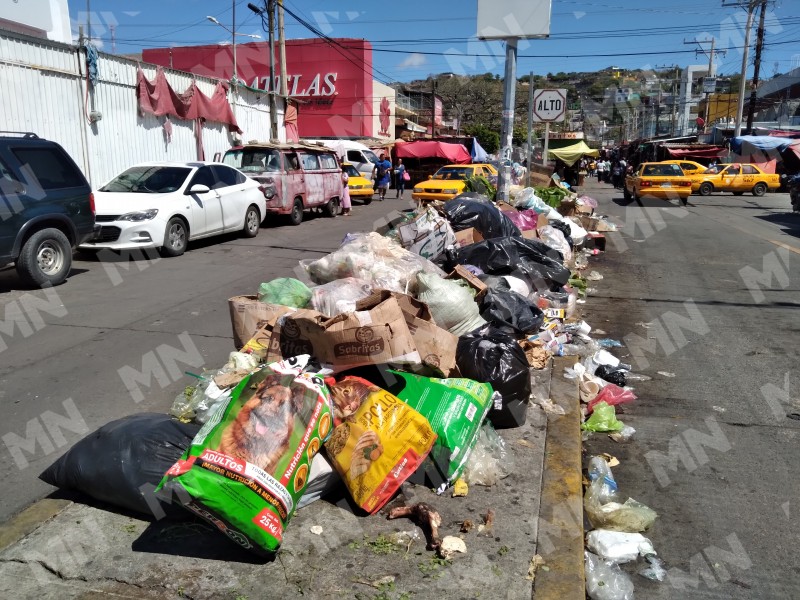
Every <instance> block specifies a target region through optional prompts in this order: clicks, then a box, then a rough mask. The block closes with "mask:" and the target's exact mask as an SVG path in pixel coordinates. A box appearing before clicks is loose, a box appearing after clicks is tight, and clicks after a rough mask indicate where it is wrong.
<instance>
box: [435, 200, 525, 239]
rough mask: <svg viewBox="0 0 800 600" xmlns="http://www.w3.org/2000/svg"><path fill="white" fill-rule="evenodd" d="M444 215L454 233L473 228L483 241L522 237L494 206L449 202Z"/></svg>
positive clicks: (481, 203)
mask: <svg viewBox="0 0 800 600" xmlns="http://www.w3.org/2000/svg"><path fill="white" fill-rule="evenodd" d="M444 215H445V217H447V220H448V221H450V225H451V226H452V227H453V230H454V231H463V230H464V229H469V228H470V227H474V228H475V229H476V230H477V231H478V232H479V233H480V234H481V235H482V236H483V239H485V240H489V239H492V238H498V237H506V236H517V237H521V236H522V234H521V233H520V231H519V229H518V228H517V226H516V225H514V222H513V221H512V220H511V219H509V218H508V217H507V216H506V215H504V214H503V211H502V210H500V209H499V208H497V207H496V206H495V205H494V204H484V203H483V202H477V201H475V200H450V201H448V202H445V205H444Z"/></svg>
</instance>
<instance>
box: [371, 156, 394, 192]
mask: <svg viewBox="0 0 800 600" xmlns="http://www.w3.org/2000/svg"><path fill="white" fill-rule="evenodd" d="M372 176H373V177H374V178H375V183H377V185H378V197H379V198H380V200H381V202H383V201H384V199H385V198H386V191H387V190H388V189H389V182H390V181H391V178H392V163H390V162H389V161H388V160H386V155H385V154H381V159H380V161H378V163H377V164H376V165H375V168H374V169H373V170H372Z"/></svg>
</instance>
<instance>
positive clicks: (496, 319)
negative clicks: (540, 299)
mask: <svg viewBox="0 0 800 600" xmlns="http://www.w3.org/2000/svg"><path fill="white" fill-rule="evenodd" d="M481 316H482V317H483V318H484V319H486V320H487V321H488V322H489V323H493V324H494V325H498V326H500V327H502V326H503V325H507V326H508V327H511V328H512V329H514V330H515V331H518V332H519V333H525V334H532V333H536V332H537V331H539V328H540V327H541V326H542V323H543V322H544V314H543V313H542V311H541V310H539V307H537V306H536V305H535V304H534V303H533V302H531V301H530V300H528V299H527V298H526V297H525V296H523V295H521V294H518V293H517V292H512V291H511V290H508V291H506V290H496V289H490V290H489V291H487V292H486V296H484V298H483V300H482V301H481Z"/></svg>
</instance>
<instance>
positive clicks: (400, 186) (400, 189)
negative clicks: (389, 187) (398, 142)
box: [394, 158, 407, 198]
mask: <svg viewBox="0 0 800 600" xmlns="http://www.w3.org/2000/svg"><path fill="white" fill-rule="evenodd" d="M406 176H407V171H406V166H405V165H404V164H403V159H402V158H398V159H397V166H396V167H395V169H394V181H395V185H394V187H395V189H396V190H397V196H396V198H402V197H403V193H404V192H405V191H406Z"/></svg>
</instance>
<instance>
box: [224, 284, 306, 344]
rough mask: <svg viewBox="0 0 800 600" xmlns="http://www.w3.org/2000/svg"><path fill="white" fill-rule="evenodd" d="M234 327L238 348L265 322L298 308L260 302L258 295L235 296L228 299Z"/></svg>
mask: <svg viewBox="0 0 800 600" xmlns="http://www.w3.org/2000/svg"><path fill="white" fill-rule="evenodd" d="M228 308H229V309H230V312H231V325H232V327H233V343H234V345H235V346H236V349H237V350H238V349H239V348H241V347H242V346H244V345H245V343H247V341H248V340H249V339H250V338H251V337H253V334H254V333H255V332H256V331H257V330H258V329H259V328H260V327H261V326H262V325H263V324H264V323H269V322H272V323H274V322H275V320H276V319H277V318H278V317H280V316H281V315H285V314H286V313H287V312H292V311H293V310H296V309H294V308H291V307H289V306H282V305H280V304H267V303H266V302H259V301H258V296H234V297H233V298H230V299H229V300H228Z"/></svg>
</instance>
